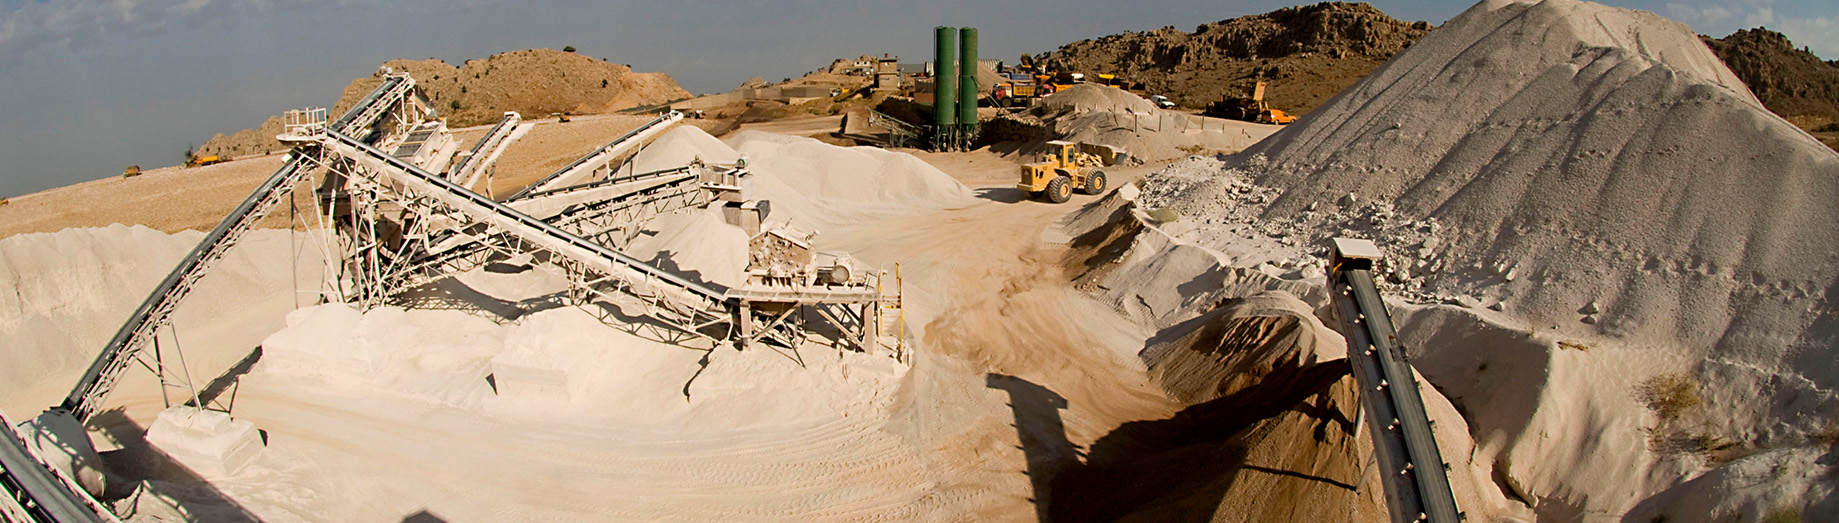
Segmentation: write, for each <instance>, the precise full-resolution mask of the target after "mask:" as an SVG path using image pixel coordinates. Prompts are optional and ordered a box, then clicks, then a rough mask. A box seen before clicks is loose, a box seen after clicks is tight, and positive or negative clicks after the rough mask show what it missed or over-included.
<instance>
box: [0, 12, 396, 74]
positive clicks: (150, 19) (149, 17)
mask: <svg viewBox="0 0 1839 523" xmlns="http://www.w3.org/2000/svg"><path fill="white" fill-rule="evenodd" d="M368 1H369V0H337V1H333V2H320V1H313V0H59V1H51V2H39V1H27V2H17V3H15V2H0V61H4V60H7V59H9V58H17V57H20V56H23V55H25V54H27V53H35V52H41V51H73V50H82V49H88V48H90V47H91V46H94V45H97V44H99V43H102V42H106V41H112V40H117V39H120V38H122V37H136V36H148V35H156V34H160V33H163V32H165V31H166V30H167V29H168V28H169V27H171V26H172V25H173V24H176V23H181V22H200V21H205V20H213V19H222V20H226V21H229V22H230V23H234V22H235V20H236V18H237V16H239V15H241V14H243V13H245V12H250V11H268V10H274V9H281V10H286V9H290V8H313V7H321V6H330V7H346V6H351V5H356V4H363V3H367V2H368Z"/></svg>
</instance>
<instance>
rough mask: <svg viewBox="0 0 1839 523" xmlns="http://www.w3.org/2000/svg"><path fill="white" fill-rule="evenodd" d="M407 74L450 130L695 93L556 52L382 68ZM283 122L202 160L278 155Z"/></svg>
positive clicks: (208, 146) (666, 79)
mask: <svg viewBox="0 0 1839 523" xmlns="http://www.w3.org/2000/svg"><path fill="white" fill-rule="evenodd" d="M383 65H385V66H387V67H389V68H391V69H394V70H396V71H406V72H408V73H409V75H410V76H413V77H414V78H415V82H416V84H417V85H419V86H420V87H421V89H422V91H423V92H424V93H426V94H427V95H428V98H429V99H431V100H433V101H434V103H435V106H436V107H437V108H438V109H439V110H440V111H441V114H442V115H444V116H446V117H447V125H448V126H450V127H466V126H472V125H481V124H486V123H491V122H496V121H498V119H499V117H500V116H501V115H502V114H504V112H505V111H517V112H519V113H522V114H523V115H524V116H525V117H526V118H531V117H539V116H548V115H549V114H550V113H559V112H569V113H575V114H589V113H603V112H609V111H618V110H621V109H628V108H632V107H638V106H644V105H653V104H659V103H664V102H669V101H672V100H678V99H682V98H688V97H689V96H690V93H689V92H688V91H685V90H683V88H682V87H680V86H678V85H677V82H676V80H673V79H671V77H670V76H669V75H666V74H664V73H635V72H632V68H631V67H628V66H626V65H622V64H615V63H610V62H608V61H606V60H604V59H595V58H593V57H589V56H587V55H582V54H577V53H571V52H564V51H557V50H553V49H531V50H525V51H513V52H509V53H503V54H497V55H493V56H491V57H489V58H485V59H481V60H467V61H466V63H465V64H463V65H461V66H459V67H455V66H453V65H452V64H448V63H446V62H443V61H440V60H432V59H430V60H392V61H390V62H387V63H385V64H383ZM379 81H380V80H379V79H378V77H377V76H376V75H372V76H369V77H364V78H359V79H356V80H352V82H351V84H350V85H348V86H346V88H345V92H344V95H343V96H342V97H341V98H340V99H339V100H338V102H337V103H335V104H333V106H332V111H331V112H332V114H333V115H334V117H336V115H338V114H340V113H342V112H343V111H344V110H345V109H347V108H349V107H350V106H351V104H353V103H356V101H357V99H358V98H360V97H362V96H363V95H364V94H365V93H368V92H369V91H370V90H371V89H373V88H375V87H376V85H377V83H378V82H379ZM280 132H281V119H280V118H279V117H271V118H269V119H268V121H266V122H263V123H262V125H261V126H260V127H258V128H256V129H245V130H243V131H241V132H238V133H235V134H230V135H224V134H218V135H217V136H214V137H212V138H211V140H210V141H208V142H206V143H205V144H204V146H202V147H199V148H198V153H199V154H228V155H232V156H247V155H252V154H263V153H265V152H268V151H279V150H281V145H280V143H279V142H276V141H275V139H274V136H275V135H276V134H279V133H280Z"/></svg>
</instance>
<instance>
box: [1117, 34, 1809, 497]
mask: <svg viewBox="0 0 1839 523" xmlns="http://www.w3.org/2000/svg"><path fill="white" fill-rule="evenodd" d="M1222 173H1223V175H1222ZM1142 203H1143V204H1144V205H1145V206H1146V207H1152V208H1153V207H1166V208H1169V209H1173V210H1177V211H1179V212H1180V214H1181V218H1180V220H1179V221H1178V222H1176V223H1173V224H1167V225H1165V226H1164V229H1166V230H1167V231H1169V232H1170V233H1171V234H1174V235H1175V236H1177V237H1178V238H1180V239H1181V240H1182V241H1187V242H1191V243H1192V244H1194V245H1196V246H1199V247H1201V248H1205V249H1208V250H1210V251H1212V252H1214V253H1216V254H1219V255H1220V257H1221V258H1222V259H1231V260H1241V261H1242V262H1243V263H1245V264H1256V263H1263V262H1273V263H1272V264H1271V268H1273V269H1276V270H1274V271H1270V272H1272V273H1277V274H1278V275H1280V276H1282V275H1287V276H1292V277H1297V278H1299V279H1300V278H1305V277H1307V276H1310V274H1309V272H1310V271H1308V270H1307V267H1305V266H1304V265H1305V264H1303V263H1299V262H1300V261H1304V260H1307V259H1308V258H1306V257H1311V256H1319V255H1320V254H1321V253H1322V248H1323V245H1324V242H1323V241H1322V240H1323V239H1325V238H1326V237H1328V236H1331V235H1355V236H1363V235H1371V236H1373V237H1374V239H1376V240H1377V241H1378V242H1379V243H1380V244H1381V245H1382V246H1383V247H1385V248H1386V249H1387V251H1388V254H1389V256H1390V258H1391V267H1389V268H1388V280H1389V281H1391V282H1392V283H1393V284H1395V285H1396V290H1397V291H1398V292H1401V293H1403V294H1405V295H1407V296H1415V297H1418V298H1421V299H1422V298H1432V299H1439V300H1443V301H1448V302H1450V303H1453V304H1459V305H1461V306H1459V307H1458V306H1442V307H1434V308H1429V309H1424V310H1417V309H1410V310H1408V311H1406V313H1405V314H1402V315H1401V318H1400V320H1401V321H1400V324H1401V328H1400V331H1401V335H1402V336H1403V337H1404V338H1405V345H1406V346H1407V347H1411V348H1412V349H1413V351H1414V352H1416V353H1418V354H1417V355H1416V358H1417V360H1416V364H1417V366H1418V367H1419V369H1420V371H1421V372H1423V373H1424V375H1425V376H1426V377H1427V378H1428V379H1429V381H1430V382H1432V383H1433V384H1436V385H1437V387H1438V388H1439V389H1441V390H1442V392H1443V393H1444V394H1446V395H1448V396H1449V397H1450V399H1451V400H1452V401H1453V402H1454V403H1455V404H1456V405H1457V406H1458V407H1459V408H1461V409H1464V410H1465V411H1467V412H1469V413H1471V415H1472V416H1473V417H1471V418H1470V420H1469V422H1470V423H1471V425H1470V426H1471V432H1472V433H1473V435H1474V436H1475V438H1476V440H1477V442H1478V445H1477V450H1476V456H1475V459H1477V460H1481V461H1483V462H1489V461H1491V462H1492V463H1493V467H1494V473H1495V474H1497V475H1498V476H1499V478H1500V483H1501V488H1502V489H1503V490H1504V491H1509V492H1513V493H1514V495H1515V496H1517V497H1520V498H1522V499H1524V500H1526V501H1528V502H1529V503H1531V504H1532V505H1533V506H1534V507H1535V508H1536V509H1537V510H1538V511H1539V513H1540V515H1541V517H1543V518H1552V519H1560V520H1568V519H1579V518H1584V517H1586V514H1610V515H1621V514H1624V513H1627V514H1628V515H1629V517H1630V518H1633V519H1637V520H1641V521H1646V520H1647V519H1651V518H1652V517H1655V516H1663V515H1664V516H1666V517H1667V518H1668V520H1669V521H1675V520H1688V521H1697V520H1701V519H1700V518H1703V519H1713V518H1724V517H1731V515H1734V514H1740V515H1741V517H1742V518H1743V519H1746V520H1753V519H1760V518H1762V517H1763V516H1765V515H1768V514H1771V513H1774V511H1777V510H1778V509H1786V510H1792V511H1801V510H1805V511H1806V514H1808V515H1809V516H1810V517H1811V516H1812V515H1813V514H1826V515H1831V514H1834V513H1839V499H1833V498H1831V497H1830V496H1829V493H1831V492H1832V491H1833V485H1832V484H1831V482H1830V480H1825V479H1821V478H1823V477H1825V476H1824V475H1823V473H1821V472H1819V467H1818V466H1815V465H1814V462H1815V459H1816V458H1817V457H1818V456H1819V455H1821V454H1824V453H1825V452H1826V450H1827V448H1826V445H1825V444H1824V443H1821V441H1825V440H1824V439H1823V438H1824V436H1822V435H1823V434H1830V433H1831V429H1830V423H1829V422H1828V421H1827V420H1830V419H1833V418H1834V416H1835V415H1836V414H1839V398H1836V397H1835V395H1834V394H1833V392H1832V390H1833V387H1834V386H1835V385H1839V359H1835V358H1834V357H1833V356H1834V355H1833V353H1832V349H1833V347H1834V346H1835V342H1839V321H1835V318H1836V317H1839V315H1835V314H1834V309H1833V308H1832V305H1831V303H1830V300H1831V299H1832V297H1831V296H1830V294H1831V293H1832V292H1833V290H1834V289H1835V287H1834V286H1833V282H1834V281H1839V270H1836V269H1835V265H1834V263H1833V261H1834V260H1839V246H1835V245H1834V243H1833V241H1832V240H1833V238H1832V236H1833V232H1832V231H1835V230H1839V155H1835V154H1834V153H1833V152H1832V151H1831V150H1829V149H1827V148H1825V147H1822V146H1821V145H1820V144H1819V143H1818V142H1817V141H1815V140H1814V139H1813V138H1811V137H1809V136H1808V135H1806V134H1805V133H1803V132H1801V131H1799V130H1798V129H1796V128H1794V126H1793V125H1791V124H1789V123H1788V122H1786V121H1783V120H1781V119H1780V118H1778V117H1776V116H1774V115H1773V114H1770V113H1769V112H1768V111H1767V110H1766V109H1765V108H1763V107H1762V105H1761V104H1759V103H1758V102H1757V101H1756V99H1755V98H1754V97H1753V96H1752V95H1750V94H1749V92H1748V91H1747V90H1745V89H1744V87H1743V86H1742V84H1741V83H1739V82H1738V81H1737V79H1736V78H1735V77H1734V76H1732V75H1731V74H1730V72H1729V71H1728V70H1726V69H1725V68H1724V67H1723V66H1722V65H1720V64H1719V62H1718V61H1717V59H1716V58H1715V57H1714V56H1713V55H1712V54H1711V52H1710V51H1709V50H1707V49H1706V48H1705V47H1704V45H1703V44H1702V43H1700V42H1699V40H1698V38H1697V36H1696V35H1694V34H1693V33H1692V32H1691V31H1690V30H1688V29H1687V28H1686V27H1685V26H1683V25H1681V24H1678V23H1674V22H1671V21H1667V20H1665V19H1662V18H1660V17H1658V16H1655V15H1653V14H1651V13H1645V12H1639V11H1630V10H1622V9H1614V8H1608V7H1604V6H1601V5H1597V4H1591V3H1582V2H1577V1H1574V0H1548V1H1544V2H1536V3H1513V2H1504V1H1487V2H1483V3H1481V4H1479V5H1477V6H1475V7H1474V8H1471V9H1470V10H1469V11H1467V12H1465V13H1464V14H1463V15H1461V16H1459V17H1457V18H1455V19H1453V20H1451V21H1450V22H1449V24H1448V25H1446V26H1444V27H1443V28H1441V29H1439V30H1437V31H1435V32H1433V33H1431V34H1430V36H1428V37H1426V38H1425V39H1424V40H1422V41H1420V42H1419V43H1418V44H1417V45H1414V46H1412V47H1411V48H1410V49H1409V50H1407V51H1406V52H1405V53H1403V54H1401V55H1399V56H1398V57H1397V58H1396V59H1394V60H1393V61H1392V62H1391V63H1389V64H1387V65H1386V66H1385V67H1383V68H1381V69H1380V70H1378V71H1376V72H1374V73H1373V74H1372V75H1371V76H1369V77H1367V78H1366V79H1365V80H1363V81H1361V82H1360V83H1359V84H1356V85H1355V86H1354V87H1352V88H1350V89H1349V90H1347V91H1345V92H1343V93H1342V94H1341V95H1339V96H1337V97H1336V98H1335V100H1333V101H1331V102H1330V103H1329V104H1328V105H1327V106H1325V107H1323V108H1321V109H1318V110H1316V111H1315V112H1313V113H1311V115H1310V117H1309V118H1307V119H1305V120H1303V121H1301V122H1299V123H1297V124H1295V125H1293V126H1292V127H1291V128H1290V129H1288V130H1286V131H1285V132H1283V133H1280V134H1278V135H1274V136H1273V137H1272V138H1271V139H1269V140H1267V141H1265V142H1263V143H1260V144H1258V145H1257V146H1255V147H1253V148H1251V149H1249V150H1247V151H1246V152H1245V153H1243V154H1240V155H1238V156H1236V157H1234V158H1232V159H1230V160H1229V162H1228V165H1226V166H1225V169H1224V170H1221V169H1219V168H1217V167H1215V168H1209V167H1208V166H1205V165H1200V164H1198V163H1190V164H1187V165H1183V166H1178V167H1177V168H1173V169H1171V170H1170V171H1169V172H1168V173H1164V174H1160V175H1157V176H1153V177H1151V178H1150V179H1149V180H1148V183H1147V184H1146V188H1145V190H1144V196H1143V202H1142ZM1296 235H1301V237H1296ZM1248 246H1250V247H1248ZM1259 251H1263V252H1264V254H1257V252H1259ZM1286 260H1287V261H1286ZM1285 265H1289V266H1291V267H1285ZM1485 309H1495V310H1485ZM1478 320H1479V321H1478ZM1528 333H1532V334H1533V336H1532V337H1530V338H1529V337H1528ZM1763 469H1768V470H1772V471H1773V474H1774V475H1773V476H1772V478H1771V479H1770V480H1768V481H1763V482H1754V481H1751V479H1753V478H1754V477H1755V475H1754V472H1755V471H1757V470H1763ZM1688 480H1690V481H1688ZM1814 519H1818V518H1814Z"/></svg>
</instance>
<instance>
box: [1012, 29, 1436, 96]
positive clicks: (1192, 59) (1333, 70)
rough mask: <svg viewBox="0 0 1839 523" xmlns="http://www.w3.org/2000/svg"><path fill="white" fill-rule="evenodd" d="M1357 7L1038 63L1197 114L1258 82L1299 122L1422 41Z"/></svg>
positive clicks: (1417, 32) (1126, 36)
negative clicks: (1101, 76)
mask: <svg viewBox="0 0 1839 523" xmlns="http://www.w3.org/2000/svg"><path fill="white" fill-rule="evenodd" d="M1430 29H1431V25H1430V24H1429V23H1426V22H1404V21H1400V20H1395V19H1393V18H1392V17H1390V16H1386V14H1385V13H1382V12H1380V11H1379V10H1378V9H1375V8H1373V6H1371V5H1367V4H1365V3H1348V2H1324V3H1319V4H1314V5H1307V6H1300V7H1288V8H1284V9H1279V10H1276V11H1272V12H1269V13H1265V14H1261V15H1250V16H1241V17H1238V18H1233V19H1229V20H1222V21H1219V22H1213V23H1209V24H1204V25H1201V26H1199V27H1197V28H1195V30H1194V32H1192V33H1187V32H1182V31H1181V30H1179V29H1175V28H1173V27H1165V28H1162V29H1157V30H1154V31H1149V32H1141V33H1139V32H1130V33H1123V34H1116V35H1111V36H1106V37H1103V38H1098V39H1094V40H1080V41H1077V42H1073V43H1070V44H1066V45H1064V46H1061V47H1060V49H1058V50H1055V51H1053V52H1050V53H1046V54H1043V55H1041V56H1040V57H1038V58H1037V62H1038V63H1044V64H1047V65H1049V66H1050V67H1058V68H1063V69H1069V70H1075V71H1081V72H1090V73H1115V74H1122V75H1124V76H1125V77H1126V78H1128V79H1131V80H1133V81H1139V82H1143V83H1145V84H1146V85H1147V86H1148V88H1149V91H1150V93H1152V94H1161V95H1165V96H1168V97H1169V98H1170V99H1171V100H1174V101H1175V102H1176V103H1179V104H1182V105H1185V106H1189V107H1202V106H1205V105H1206V104H1207V103H1208V102H1211V101H1213V100H1217V99H1219V97H1220V95H1221V94H1222V93H1226V92H1231V93H1235V94H1237V93H1241V92H1249V91H1250V89H1251V86H1252V84H1254V83H1255V82H1257V81H1258V80H1264V81H1265V82H1266V83H1267V84H1268V85H1269V89H1268V95H1267V97H1266V98H1267V99H1268V100H1270V101H1271V103H1272V104H1274V105H1276V106H1277V107H1279V108H1282V109H1284V110H1287V111H1292V112H1296V113H1302V112H1307V111H1308V110H1310V109H1314V108H1315V107H1316V106H1319V105H1321V104H1322V103H1323V102H1326V101H1327V100H1328V99H1329V98H1331V97H1333V96H1334V95H1335V93H1339V92H1341V90H1342V89H1344V88H1346V87H1347V86H1349V85H1353V84H1354V82H1356V81H1359V80H1360V79H1361V78H1363V77H1365V76H1366V75H1367V73H1370V72H1372V71H1373V69H1375V68H1377V67H1379V65H1380V64H1382V63H1385V61H1386V60H1387V59H1390V58H1391V57H1392V55H1394V54H1397V53H1398V52H1399V51H1401V50H1404V49H1405V48H1406V47H1408V46H1410V45H1411V44H1412V42H1416V41H1417V40H1418V39H1419V38H1422V37H1423V36H1424V34H1425V33H1428V32H1430Z"/></svg>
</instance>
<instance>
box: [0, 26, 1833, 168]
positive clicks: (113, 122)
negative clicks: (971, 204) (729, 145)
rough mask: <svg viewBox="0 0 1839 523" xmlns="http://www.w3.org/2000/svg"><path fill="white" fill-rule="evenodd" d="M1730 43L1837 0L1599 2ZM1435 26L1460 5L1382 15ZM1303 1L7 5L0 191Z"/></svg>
mask: <svg viewBox="0 0 1839 523" xmlns="http://www.w3.org/2000/svg"><path fill="white" fill-rule="evenodd" d="M1607 3H1609V4H1611V5H1616V6H1620V7H1631V8H1636V9H1645V10H1649V11H1654V12H1657V13H1660V14H1662V15H1665V16H1667V17H1669V18H1673V19H1675V20H1679V21H1681V22H1685V23H1687V24H1688V25H1690V26H1691V27H1692V28H1693V30H1695V31H1697V32H1700V33H1705V34H1711V35H1714V36H1723V35H1726V34H1729V33H1731V32H1732V31H1735V30H1737V29H1740V28H1745V27H1755V26H1759V25H1761V26H1767V27H1770V28H1772V29H1775V30H1778V31H1782V32H1784V33H1787V34H1788V36H1789V38H1790V39H1792V40H1794V42H1795V43H1796V45H1805V46H1809V47H1811V48H1812V50H1813V51H1814V53H1815V54H1818V55H1820V56H1821V57H1822V58H1826V59H1834V58H1839V2H1835V1H1833V0H1797V1H1787V0H1727V1H1715V0H1610V1H1609V2H1607ZM1373 4H1374V5H1375V6H1376V7H1378V8H1379V9H1381V10H1383V11H1385V12H1386V13H1387V14H1390V15H1392V16H1393V17H1395V18H1399V19H1404V20H1428V21H1430V22H1432V23H1436V24H1441V23H1443V22H1444V21H1446V20H1448V19H1449V18H1451V17H1453V16H1455V15H1456V14H1458V13H1460V12H1461V11H1462V10H1464V9H1467V8H1468V7H1469V5H1470V4H1468V3H1453V2H1432V1H1424V0H1398V1H1385V0H1381V1H1377V2H1373ZM1288 5H1296V2H1285V1H1262V0H1254V1H1244V0H1241V1H1231V2H1218V1H1206V0H1163V1H1154V2H1143V1H1137V0H1130V1H1124V0H1109V1H1101V0H1058V1H1052V0H981V1H968V0H944V1H941V2H912V1H907V2H889V1H863V2H857V1H832V0H778V1H771V2H767V1H753V2H741V1H731V2H695V1H682V2H668V3H666V2H626V1H581V0H574V1H553V2H539V1H527V2H515V1H491V0H461V1H450V2H439V1H430V0H403V1H394V2H382V1H373V0H311V1H310V0H60V1H20V0H0V197H4V196H14V195H19V194H25V193H30V192H36V191H40V190H44V189H49V188H53V187H59V186H63V185H69V184H72V183H78V182H82V181H87V180H93V179H97V178H102V177H106V176H110V175H114V174H118V173H120V172H121V169H122V168H123V167H126V166H127V165H130V164H138V165H141V166H143V167H148V168H151V167H154V166H163V165H172V164H175V163H178V162H179V160H180V159H181V154H182V152H183V151H184V150H185V148H186V147H187V146H188V145H197V144H201V143H203V142H204V141H205V140H207V139H209V138H210V136H211V135H212V134H214V133H217V132H226V133H227V132H234V131H236V130H239V129H243V128H247V127H252V126H254V125H256V124H258V123H260V122H261V121H262V120H263V119H264V118H266V117H268V116H270V115H275V114H279V113H280V112H282V111H284V110H287V109H289V108H294V107H301V106H309V105H312V106H324V105H328V104H330V103H331V101H332V100H334V99H335V98H336V97H337V96H338V94H339V92H340V90H341V89H342V88H343V87H344V85H345V84H346V83H348V82H349V81H350V80H351V79H352V78H354V77H358V76H363V75H367V74H370V73H371V72H372V71H374V70H375V67H376V66H377V65H378V64H381V63H382V62H384V61H386V60H390V59H394V58H439V59H442V60H446V61H448V62H452V63H459V62H462V61H464V60H466V59H471V58H482V57H485V56H487V55H491V54H494V53H499V52H505V51H513V50H518V49H528V48H535V47H549V48H557V49H559V48H561V47H563V46H570V45H572V46H574V47H576V48H578V49H579V50H580V52H582V53H585V54H588V55H591V56H595V57H600V58H607V59H609V60H611V61H614V62H619V63H628V64H631V65H632V66H633V67H634V68H635V69H637V70H639V71H661V72H665V73H669V74H671V75H672V76H673V77H675V78H676V79H677V81H678V82H679V83H681V84H682V85H683V86H684V87H685V88H686V89H689V90H690V91H692V92H698V93H707V92H721V91H726V90H728V89H730V88H732V87H733V86H735V85H737V84H739V83H741V82H742V81H744V80H746V79H747V78H748V77H752V76H761V77H765V78H767V79H769V80H778V79H780V78H785V77H795V76H799V75H802V74H804V73H805V72H807V71H810V70H813V69H816V68H818V67H822V66H824V65H827V64H828V63H829V62H830V61H831V60H832V59H835V58H843V57H853V56H857V55H862V54H881V53H894V54H897V55H901V56H903V57H907V58H909V59H914V60H924V59H925V57H926V55H927V54H928V53H929V52H930V45H931V44H930V38H931V28H932V27H933V26H937V25H951V26H974V27H978V28H979V29H980V33H979V35H980V37H981V45H982V53H981V54H982V55H983V56H984V57H986V58H1005V59H1011V60H1012V59H1014V58H1015V57H1017V56H1019V55H1020V54H1022V53H1024V52H1029V53H1039V52H1044V51H1048V50H1052V49H1054V48H1055V47H1058V46H1059V45H1060V44H1063V43H1066V42H1069V41H1072V40H1077V39H1082V38H1092V37H1097V36H1102V35H1106V34H1112V33H1118V32H1123V31H1132V30H1148V29H1155V28H1158V27H1163V26H1174V27H1178V28H1181V29H1183V30H1188V31H1191V30H1193V28H1194V26H1196V25H1199V24H1201V23H1206V22H1212V21H1217V20H1222V19H1226V18H1232V17H1235V16H1241V15H1246V14H1255V13H1262V12H1266V11H1270V10H1273V9H1277V8H1280V7H1285V6H1288Z"/></svg>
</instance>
